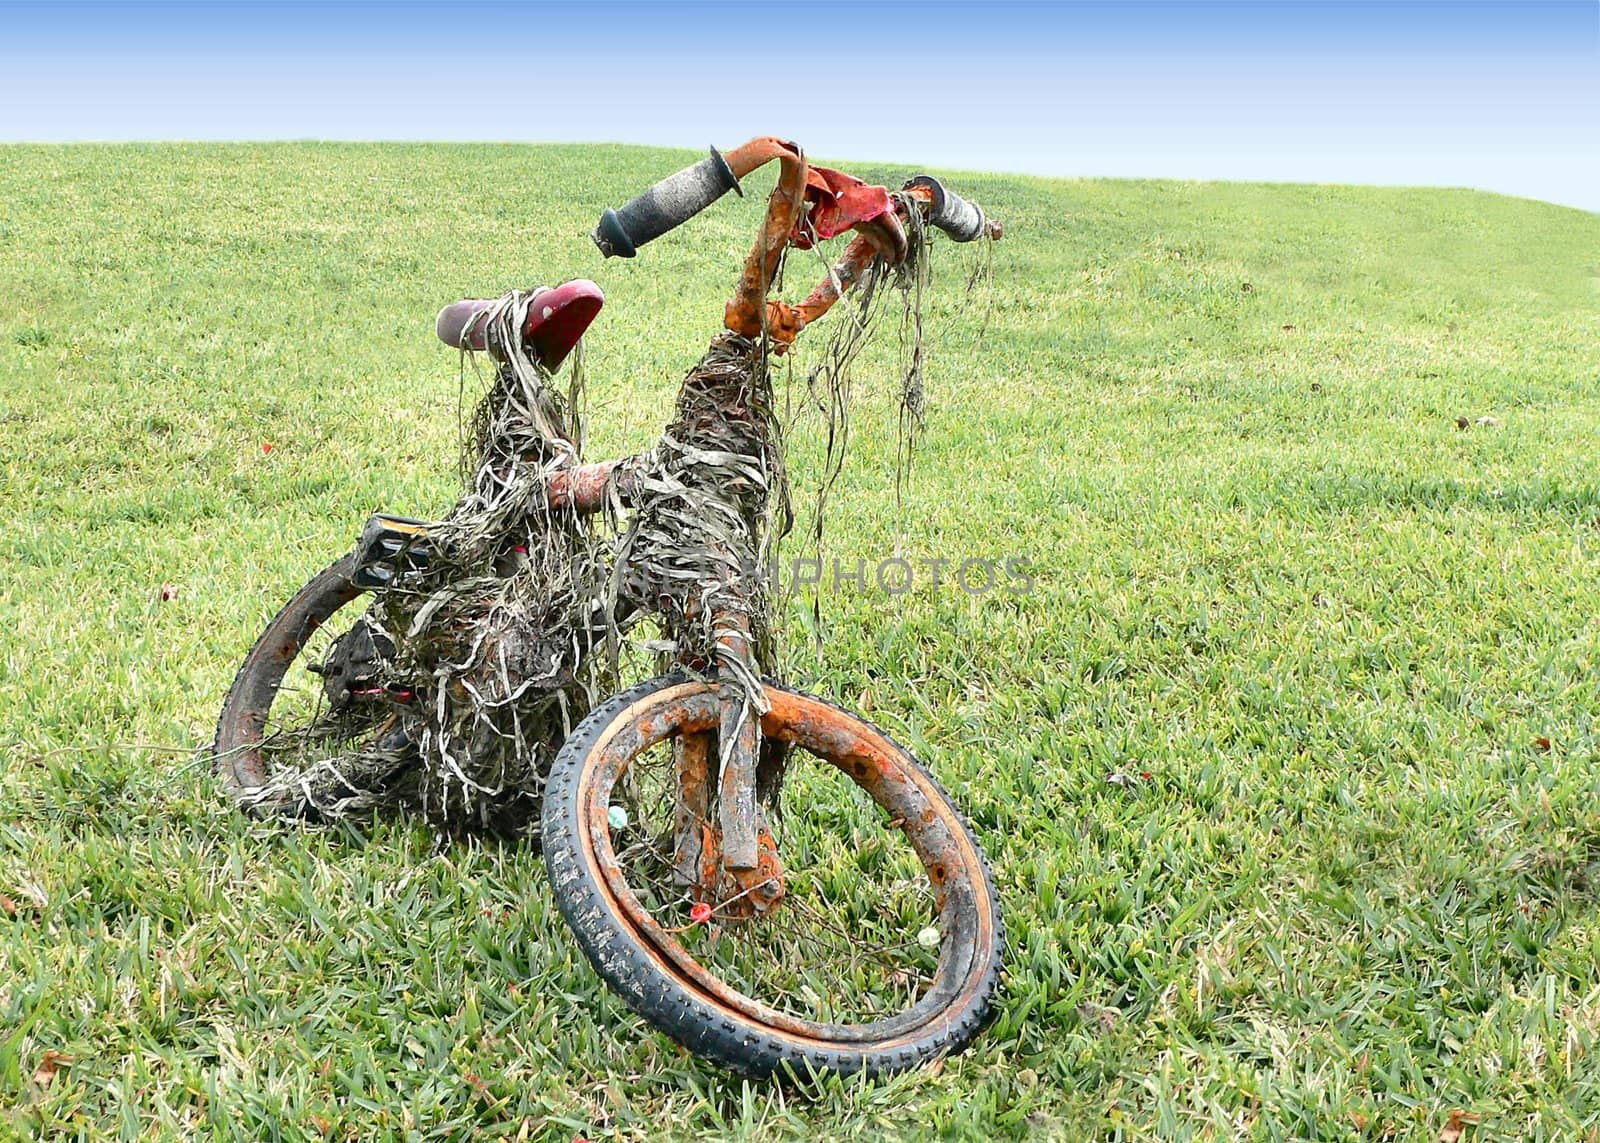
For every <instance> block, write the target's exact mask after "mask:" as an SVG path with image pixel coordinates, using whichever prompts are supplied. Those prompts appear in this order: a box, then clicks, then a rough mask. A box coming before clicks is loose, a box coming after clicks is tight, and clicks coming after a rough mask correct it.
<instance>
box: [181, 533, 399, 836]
mask: <svg viewBox="0 0 1600 1143" xmlns="http://www.w3.org/2000/svg"><path fill="white" fill-rule="evenodd" d="M355 564H356V561H355V556H354V555H353V554H352V555H347V556H345V557H344V558H343V559H340V560H338V561H336V562H335V563H333V564H332V565H330V566H329V567H328V568H326V569H324V570H323V571H322V572H320V573H319V574H318V575H316V576H315V577H313V578H312V580H311V581H310V582H309V583H307V584H306V585H305V586H304V587H302V588H301V589H300V590H299V591H298V592H296V593H295V595H294V597H293V598H292V599H290V600H289V602H288V603H287V604H285V605H284V607H283V610H281V611H280V612H278V614H277V616H275V617H274V618H273V620H272V622H271V623H269V624H267V628H266V630H265V631H263V632H262V633H261V637H260V638H259V639H257V640H256V644H255V646H254V647H252V648H251V649H250V653H249V655H247V656H246V657H245V661H244V664H243V665H242V666H241V667H240V668H239V673H238V675H237V676H235V678H234V680H233V686H232V688H231V689H230V690H229V691H228V697H227V698H226V699H225V700H224V701H223V704H222V713H221V715H220V716H219V717H218V719H217V736H216V740H215V742H214V743H213V746H212V751H213V758H214V764H215V766H216V772H217V775H218V777H220V778H221V779H222V782H223V784H224V785H225V786H226V787H227V788H228V791H229V793H231V794H232V795H233V796H234V798H235V799H236V800H237V801H238V802H239V804H240V805H241V806H242V807H243V808H245V809H246V810H248V811H250V812H251V813H256V814H261V815H270V814H284V813H288V814H299V815H305V816H315V815H316V814H317V813H318V812H319V811H321V810H327V809H331V808H334V807H349V806H350V805H351V804H352V803H355V802H359V801H361V800H363V799H365V798H368V797H370V796H371V794H372V793H373V791H372V789H371V783H372V781H373V779H374V776H376V777H377V778H378V779H379V780H388V779H392V778H393V777H394V776H396V775H397V774H399V773H400V772H403V771H404V770H405V769H406V768H407V766H406V762H407V755H406V750H405V745H404V740H403V736H401V735H400V734H399V732H398V731H392V727H393V725H394V718H393V713H394V706H393V704H392V703H391V702H390V701H389V700H388V696H387V695H386V694H385V693H384V692H383V690H382V688H381V687H380V686H379V685H377V683H376V681H375V680H374V678H373V677H372V676H371V674H370V668H372V667H373V666H374V665H375V655H376V653H377V648H376V647H375V645H374V635H373V633H372V632H371V630H370V629H368V628H366V627H365V626H364V622H363V620H362V614H363V611H364V607H363V606H359V605H358V601H362V600H364V599H365V596H366V592H365V591H364V590H363V589H361V588H358V587H356V586H355V585H354V584H353V583H352V582H351V576H352V575H353V574H354V572H355ZM377 638H382V637H381V636H378V637H377ZM391 731H392V732H391ZM353 760H354V761H353ZM357 765H359V767H360V773H361V775H362V779H363V781H362V784H361V785H360V786H357V785H356V784H354V783H353V782H352V774H353V772H354V767H355V766H357Z"/></svg>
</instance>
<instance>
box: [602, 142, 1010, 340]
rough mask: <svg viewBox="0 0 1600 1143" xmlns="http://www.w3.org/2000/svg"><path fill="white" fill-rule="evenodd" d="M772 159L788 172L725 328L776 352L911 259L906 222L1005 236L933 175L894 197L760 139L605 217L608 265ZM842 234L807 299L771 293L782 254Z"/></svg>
mask: <svg viewBox="0 0 1600 1143" xmlns="http://www.w3.org/2000/svg"><path fill="white" fill-rule="evenodd" d="M773 161H776V162H778V163H779V164H780V166H781V168H782V169H781V171H780V173H779V175H778V181H777V185H776V186H775V187H774V188H773V191H772V194H771V196H769V198H768V200H767V216H766V220H765V222H763V224H762V226H761V229H760V231H759V232H758V235H757V238H756V243H755V246H754V247H753V248H752V249H751V251H750V256H749V258H747V259H746V260H745V267H744V272H743V273H742V275H741V276H740V279H739V282H738V285H737V287H736V289H735V291H734V295H733V297H732V298H730V299H729V301H728V304H727V307H726V311H725V314H724V324H725V325H726V327H727V328H728V329H729V330H731V331H732V332H734V333H737V334H739V335H741V336H744V337H757V336H761V337H767V338H770V339H771V341H772V343H773V345H774V346H775V350H774V351H775V352H777V353H782V352H784V350H785V349H786V348H787V347H788V346H789V344H790V343H791V342H793V341H794V339H795V337H796V335H797V334H799V332H800V331H801V330H802V329H804V328H805V327H806V326H807V325H809V324H811V323H812V322H814V321H816V320H817V319H818V318H820V317H821V316H822V315H823V314H825V313H826V312H827V311H828V309H829V308H830V307H831V306H832V305H833V304H834V303H835V302H837V301H838V300H839V298H840V296H841V295H842V294H844V293H845V292H846V291H848V290H849V289H850V288H851V287H852V286H854V285H855V284H856V283H857V282H859V281H861V280H862V279H863V278H864V277H865V276H866V274H867V271H868V270H869V269H870V267H871V266H872V265H873V263H874V262H877V261H880V260H881V261H882V262H884V263H886V264H887V265H889V266H895V265H898V264H900V263H901V262H903V261H904V260H905V258H906V256H907V253H908V246H907V241H906V234H905V225H906V223H908V222H910V221H911V216H912V215H913V214H916V215H917V216H919V217H920V218H921V219H925V220H926V221H927V222H928V223H929V224H930V225H932V226H934V227H936V228H937V229H939V230H942V231H944V232H945V233H946V234H948V235H949V236H950V237H951V238H953V239H954V240H955V241H957V242H973V241H975V240H977V239H979V238H983V237H988V238H990V239H998V238H1000V237H1001V235H1002V234H1003V233H1004V228H1003V227H1002V226H1001V225H1000V223H999V222H998V221H997V220H995V219H991V218H989V217H988V216H987V215H985V214H984V212H983V209H982V208H981V207H979V206H978V205H977V204H976V203H973V202H968V201H967V200H966V199H964V198H962V197H961V196H960V195H958V194H956V193H954V192H953V191H950V190H947V189H945V187H944V185H943V184H942V183H940V182H939V180H938V179H936V178H933V177H932V176H930V175H918V176H917V177H916V178H914V179H912V180H911V181H910V182H908V183H906V184H905V186H904V187H902V188H901V189H900V190H899V191H898V192H894V193H891V192H890V191H889V190H888V189H887V188H885V187H881V186H870V185H868V184H866V183H863V182H862V181H861V180H859V179H856V178H852V177H851V176H849V175H847V174H844V173H843V172H841V171H833V170H828V169H826V168H823V167H813V166H811V165H810V164H808V163H807V162H806V158H805V154H804V152H802V151H801V149H800V148H799V147H797V146H796V145H795V144H793V143H791V142H788V141H786V140H783V139H778V138H775V137H773V136H766V135H763V136H758V137H756V138H754V139H751V140H750V141H749V142H748V143H744V144H742V145H740V146H738V147H735V148H733V150H731V151H729V152H728V154H727V157H726V158H724V157H723V155H722V153H721V152H719V151H718V150H717V149H716V148H715V147H713V148H711V154H710V155H709V156H708V157H706V158H704V159H701V160H700V161H699V162H698V163H695V164H694V165H693V166H690V167H685V168H684V169H683V170H681V171H679V172H678V173H677V174H675V175H672V176H670V177H669V178H666V179H663V180H661V181H660V182H659V183H657V184H656V185H655V186H653V187H651V188H650V189H649V190H647V191H645V192H644V193H643V194H641V195H639V196H638V197H637V198H635V199H633V200H632V201H631V202H628V203H627V204H625V205H624V206H622V207H620V208H618V209H617V210H607V211H606V212H605V213H604V214H602V215H601V216H600V223H599V225H598V226H596V227H595V229H594V232H593V234H591V235H590V237H591V238H593V239H594V244H595V245H596V246H598V247H599V248H600V253H601V254H603V255H605V256H606V257H607V258H610V257H613V256H620V257H623V258H632V257H633V256H634V255H635V254H636V253H637V252H638V249H639V247H641V246H643V245H644V244H645V243H646V242H650V241H652V240H653V239H656V238H659V237H661V235H663V234H665V233H666V232H667V231H669V230H671V229H672V228H673V227H675V226H679V225H681V224H682V223H684V222H687V221H688V220H689V219H690V218H693V217H694V216H695V215H696V214H699V213H700V212H701V211H702V210H704V209H705V208H706V207H708V206H710V205H711V204H712V203H714V202H716V201H717V199H719V198H721V197H722V196H723V195H725V194H727V193H728V192H729V191H730V190H731V191H736V192H738V193H740V194H743V193H744V192H743V191H742V190H741V189H740V186H739V180H740V179H742V178H743V177H744V176H745V175H748V174H749V173H750V172H752V171H754V170H756V169H757V168H758V167H762V166H765V165H766V164H767V163H769V162H773ZM845 230H854V231H856V236H855V238H854V239H853V240H852V241H851V242H850V245H849V247H848V248H847V249H846V250H845V253H844V256H843V258H841V259H840V260H839V262H838V263H837V264H836V265H834V266H833V267H832V268H831V269H830V272H829V275H828V277H827V278H826V279H824V280H823V282H822V283H821V284H820V285H818V286H817V288H816V289H814V290H813V291H812V292H811V294H810V296H808V297H807V298H806V299H805V300H804V301H803V302H801V303H800V304H799V305H798V306H790V305H787V304H786V303H784V302H782V301H778V300H776V299H773V298H769V297H768V296H767V291H768V289H769V288H770V287H771V285H772V283H773V282H774V281H775V280H776V277H777V273H778V267H779V266H780V265H781V264H782V261H783V252H784V250H785V248H786V247H789V246H791V245H794V246H799V247H801V248H810V247H811V246H812V244H813V243H814V242H816V241H818V240H819V239H821V238H830V237H832V236H834V235H836V234H840V233H842V232H844V231H845Z"/></svg>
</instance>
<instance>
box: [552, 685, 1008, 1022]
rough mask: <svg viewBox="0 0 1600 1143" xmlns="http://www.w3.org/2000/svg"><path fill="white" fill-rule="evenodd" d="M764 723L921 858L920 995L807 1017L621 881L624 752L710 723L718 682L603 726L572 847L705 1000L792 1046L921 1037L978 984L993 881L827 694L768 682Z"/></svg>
mask: <svg viewBox="0 0 1600 1143" xmlns="http://www.w3.org/2000/svg"><path fill="white" fill-rule="evenodd" d="M766 697H767V700H768V703H769V704H770V709H769V710H768V712H767V713H766V714H765V715H764V716H763V717H762V731H763V733H765V734H766V735H768V736H769V737H774V738H779V739H783V740H784V741H786V742H789V743H790V744H792V745H795V746H799V747H801V748H803V749H804V750H806V751H807V752H808V753H810V754H812V755H814V756H816V757H817V758H819V759H821V760H823V761H825V762H827V763H829V764H831V765H832V766H833V767H835V768H836V769H837V770H839V771H840V772H841V773H843V774H844V775H845V776H846V777H848V778H849V779H850V780H851V781H852V782H854V783H855V784H856V785H857V786H859V787H860V788H861V789H862V790H864V791H865V792H866V793H867V794H868V795H869V796H870V797H871V798H872V800H873V801H874V802H875V803H877V805H878V807H879V808H880V809H881V810H882V811H883V812H884V813H886V814H887V815H889V822H890V824H891V825H893V826H897V827H898V828H899V830H900V831H901V832H902V833H903V834H904V836H905V838H906V840H907V841H908V842H909V844H910V846H911V848H912V849H913V850H914V851H915V853H916V855H917V857H918V858H919V859H920V861H921V864H922V868H923V870H924V872H925V874H926V876H927V878H928V880H929V882H930V883H931V885H932V888H933V892H934V895H935V899H936V902H937V906H938V913H939V918H940V921H941V926H940V940H941V945H940V956H939V963H938V968H937V971H936V973H935V975H934V977H933V980H932V982H931V983H930V985H929V986H928V988H927V989H926V990H925V991H924V993H923V994H922V996H921V997H920V998H919V999H918V1000H917V1001H916V1002H915V1003H914V1004H912V1005H911V1006H910V1007H908V1008H907V1009H905V1010H904V1011H902V1012H900V1013H897V1014H894V1015H891V1016H889V1017H887V1018H882V1019H877V1020H873V1021H871V1022H867V1023H861V1024H836V1023H822V1022H817V1021H811V1020H806V1019H804V1018H801V1017H799V1016H796V1015H794V1014H792V1013H789V1012H784V1011H782V1010H780V1009H777V1008H774V1007H772V1006H770V1005H768V1004H766V1003H763V1002H762V1001H760V1000H757V999H755V998H753V997H750V996H748V995H745V994H744V993H743V992H740V991H738V990H737V989H735V988H734V987H732V986H730V985H729V984H728V983H727V982H725V981H724V980H722V979H720V978H719V977H717V976H716V975H714V974H713V973H711V972H710V971H708V970H707V969H706V967H705V966H704V965H702V964H701V963H700V962H699V960H697V959H696V957H695V956H694V955H693V953H692V952H691V951H690V950H689V949H687V948H685V947H684V945H683V944H682V943H681V942H680V941H679V940H678V937H677V935H676V933H675V932H674V931H673V930H672V929H671V928H669V927H667V926H664V925H662V924H661V923H660V922H659V921H658V920H657V918H656V917H655V916H653V915H652V914H651V912H650V911H649V910H648V909H647V908H646V907H645V906H644V905H643V904H642V903H641V901H640V900H639V898H638V896H637V895H636V894H635V892H634V890H633V888H632V887H631V886H630V885H629V883H628V881H627V878H626V876H625V873H624V870H623V867H622V864H621V862H620V861H619V859H618V856H617V853H616V851H615V849H614V846H613V843H612V838H611V831H610V829H609V827H608V818H607V815H608V810H609V808H610V802H611V797H612V792H613V790H614V789H615V787H616V785H617V783H618V781H619V780H621V778H622V777H623V775H624V774H625V773H626V771H627V768H628V766H629V764H630V763H631V762H632V760H633V759H635V758H637V757H639V756H641V755H642V754H643V753H644V752H646V751H648V750H649V749H650V748H651V747H652V746H655V745H657V744H659V743H661V742H663V741H666V740H667V739H669V738H671V737H673V736H674V735H679V734H694V733H699V732H703V731H705V730H708V729H711V728H712V727H714V726H715V725H716V721H717V718H718V716H719V705H718V696H717V691H716V688H715V687H713V686H711V685H709V684H707V683H703V682H698V681H685V682H683V683H679V684H676V685H673V686H669V687H665V688H663V689H661V690H659V691H657V692H655V693H654V694H651V695H649V696H647V697H645V698H643V699H640V700H639V701H637V702H635V703H633V704H632V705H631V706H629V707H628V708H626V709H625V710H623V711H622V712H620V713H619V714H618V716H617V717H616V718H615V719H613V720H612V722H611V723H610V725H609V726H607V727H606V729H605V730H604V731H603V732H602V734H601V736H600V738H599V740H598V741H597V742H596V743H595V745H594V747H593V748H592V749H591V751H590V753H589V755H588V758H587V760H586V762H585V765H584V768H583V772H582V774H581V775H580V778H579V786H578V800H577V805H578V832H579V839H580V845H581V847H582V850H583V853H584V856H585V858H586V860H587V861H588V863H589V865H590V867H591V868H594V869H597V870H599V871H600V873H601V878H600V888H601V892H602V893H603V894H604V895H605V897H606V898H607V899H608V903H609V904H610V905H611V907H612V912H613V913H614V914H615V915H616V916H618V917H619V918H620V919H621V920H622V921H623V922H624V923H625V925H626V926H627V927H628V929H629V930H630V931H631V934H632V935H633V936H634V937H635V938H636V943H637V944H638V946H639V947H640V948H641V949H643V950H644V951H645V952H646V953H647V955H649V956H650V957H651V959H652V961H653V962H654V963H655V964H656V966H657V967H658V968H659V969H660V971H662V972H663V973H665V974H666V975H668V976H670V977H672V978H675V979H676V980H678V981H679V982H681V983H682V984H683V985H684V986H685V987H686V988H688V989H689V990H690V991H691V992H693V993H694V994H696V995H697V997H698V998H699V999H700V1000H701V1001H702V1002H703V1003H705V1004H706V1005H708V1006H710V1007H712V1008H714V1009H716V1010H718V1011H720V1012H723V1013H725V1014H727V1015H732V1016H736V1017H738V1018H740V1019H742V1020H745V1021H754V1022H756V1023H758V1024H761V1025H763V1026H764V1027H765V1028H767V1029H769V1030H771V1031H773V1032H774V1033H778V1034H784V1035H787V1036H788V1037H790V1038H792V1039H793V1040H794V1042H795V1043H796V1044H797V1045H802V1046H812V1047H815V1046H821V1045H830V1046H838V1045H840V1044H846V1045H849V1044H860V1045H866V1044H871V1045H872V1046H873V1047H874V1048H878V1049H887V1048H893V1047H895V1046H897V1045H898V1044H901V1043H908V1042H910V1041H912V1040H913V1039H920V1038H922V1037H924V1036H926V1035H928V1034H929V1032H930V1031H932V1030H936V1029H937V1028H938V1026H939V1025H940V1024H941V1023H943V1022H948V1021H950V1020H953V1019H955V1018H956V1017H957V1014H959V1013H961V1012H962V1011H964V1010H965V1009H966V1007H967V1006H968V1005H969V1004H970V1003H971V1002H972V1001H973V1000H974V999H976V997H977V994H978V993H979V992H980V991H981V990H982V989H983V988H984V987H985V978H986V976H987V967H988V965H989V964H990V963H991V960H992V957H993V949H994V943H995V940H996V936H997V934H996V931H995V923H994V903H993V901H992V899H991V893H992V890H991V889H990V888H989V884H988V881H987V878H986V877H985V875H984V871H983V862H982V858H981V856H980V855H979V853H978V850H977V847H976V846H975V845H974V844H973V842H972V839H971V837H970V835H969V834H968V832H967V830H966V828H965V826H964V825H963V824H962V822H961V821H960V819H959V818H958V817H957V816H956V815H955V811H954V810H953V808H951V807H950V804H949V802H948V800H947V799H946V798H945V797H944V796H943V794H942V793H941V792H940V791H939V789H938V787H937V786H936V785H935V784H934V783H933V782H932V780H931V779H930V778H928V777H927V775H926V774H924V773H923V772H922V771H921V769H920V768H919V767H916V766H914V765H913V766H907V765H903V764H902V762H901V759H902V758H904V757H905V755H904V752H903V751H902V750H901V749H900V748H899V747H897V746H895V744H894V743H893V742H891V741H890V740H889V739H888V738H887V737H886V736H885V735H884V734H883V733H882V732H880V731H877V730H876V729H875V728H873V727H871V726H869V725H868V724H866V723H863V722H861V721H860V720H858V719H856V718H854V717H852V716H850V715H849V714H847V713H845V712H844V711H841V710H839V709H838V708H837V707H834V706H832V705H831V704H829V703H826V702H823V701H821V700H819V699H815V698H811V697H809V696H806V695H801V694H797V693H795V692H792V691H787V690H784V689H781V688H777V687H771V686H769V687H768V688H767V690H766Z"/></svg>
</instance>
